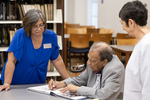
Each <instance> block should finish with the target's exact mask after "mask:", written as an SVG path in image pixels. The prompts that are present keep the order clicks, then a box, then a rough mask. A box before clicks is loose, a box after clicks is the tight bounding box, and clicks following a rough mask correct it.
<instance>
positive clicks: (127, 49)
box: [110, 45, 134, 66]
mask: <svg viewBox="0 0 150 100" xmlns="http://www.w3.org/2000/svg"><path fill="white" fill-rule="evenodd" d="M110 46H111V48H112V49H113V50H114V54H116V55H117V56H118V58H119V59H120V60H121V53H125V56H126V60H125V66H126V65H127V62H128V60H129V58H130V55H131V53H132V51H133V49H134V45H110Z"/></svg>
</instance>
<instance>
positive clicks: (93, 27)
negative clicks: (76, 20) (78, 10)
mask: <svg viewBox="0 0 150 100" xmlns="http://www.w3.org/2000/svg"><path fill="white" fill-rule="evenodd" d="M80 28H92V29H95V26H80Z"/></svg>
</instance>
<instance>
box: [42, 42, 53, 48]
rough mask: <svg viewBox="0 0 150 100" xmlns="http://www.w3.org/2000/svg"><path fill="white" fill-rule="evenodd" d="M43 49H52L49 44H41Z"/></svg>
mask: <svg viewBox="0 0 150 100" xmlns="http://www.w3.org/2000/svg"><path fill="white" fill-rule="evenodd" d="M43 45H44V49H48V48H52V46H51V43H47V44H43Z"/></svg>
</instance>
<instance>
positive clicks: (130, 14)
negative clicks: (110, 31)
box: [119, 1, 150, 100]
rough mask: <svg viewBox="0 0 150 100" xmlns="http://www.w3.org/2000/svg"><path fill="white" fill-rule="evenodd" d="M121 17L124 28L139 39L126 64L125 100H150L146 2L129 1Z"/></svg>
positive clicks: (148, 31)
mask: <svg viewBox="0 0 150 100" xmlns="http://www.w3.org/2000/svg"><path fill="white" fill-rule="evenodd" d="M119 17H120V22H121V24H122V27H123V29H124V30H125V31H127V32H128V34H129V35H130V36H133V37H135V38H136V39H137V44H136V45H135V47H134V50H133V52H132V54H131V57H130V59H129V61H128V64H127V66H126V72H125V86H124V96H123V100H150V29H148V27H147V26H146V24H147V18H148V10H147V9H146V4H143V3H142V2H141V1H132V2H127V3H126V4H125V5H124V6H123V7H122V9H121V10H120V12H119Z"/></svg>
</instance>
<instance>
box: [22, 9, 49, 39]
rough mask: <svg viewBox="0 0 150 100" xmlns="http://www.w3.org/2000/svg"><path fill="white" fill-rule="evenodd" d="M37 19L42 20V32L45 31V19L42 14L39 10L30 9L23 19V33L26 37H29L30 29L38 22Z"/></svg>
mask: <svg viewBox="0 0 150 100" xmlns="http://www.w3.org/2000/svg"><path fill="white" fill-rule="evenodd" d="M39 18H41V19H42V21H43V24H44V25H45V27H44V32H45V31H46V28H47V24H46V18H45V16H44V15H43V14H42V12H41V11H40V10H39V9H36V8H35V9H30V10H29V11H28V12H27V13H26V14H25V16H24V18H23V27H24V30H25V33H26V34H27V36H30V35H31V28H32V26H33V25H34V24H36V23H37V22H38V20H39Z"/></svg>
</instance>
